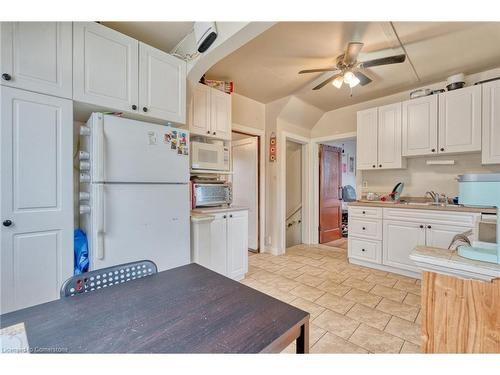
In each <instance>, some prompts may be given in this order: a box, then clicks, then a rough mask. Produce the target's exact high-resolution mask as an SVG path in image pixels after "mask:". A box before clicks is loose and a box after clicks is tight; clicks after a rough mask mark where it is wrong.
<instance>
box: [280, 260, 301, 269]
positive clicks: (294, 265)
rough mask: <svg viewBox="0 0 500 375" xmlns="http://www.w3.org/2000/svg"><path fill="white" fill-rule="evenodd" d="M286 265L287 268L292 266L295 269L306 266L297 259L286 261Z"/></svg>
mask: <svg viewBox="0 0 500 375" xmlns="http://www.w3.org/2000/svg"><path fill="white" fill-rule="evenodd" d="M284 266H285V267H286V268H290V269H294V270H296V269H299V268H301V267H304V265H303V264H302V263H300V262H295V261H293V260H289V261H287V262H286V263H284Z"/></svg>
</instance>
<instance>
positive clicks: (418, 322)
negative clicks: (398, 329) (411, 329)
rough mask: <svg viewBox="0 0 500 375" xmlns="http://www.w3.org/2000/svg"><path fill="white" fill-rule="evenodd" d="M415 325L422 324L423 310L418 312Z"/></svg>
mask: <svg viewBox="0 0 500 375" xmlns="http://www.w3.org/2000/svg"><path fill="white" fill-rule="evenodd" d="M415 323H417V324H422V310H420V311H419V312H418V315H417V317H416V318H415Z"/></svg>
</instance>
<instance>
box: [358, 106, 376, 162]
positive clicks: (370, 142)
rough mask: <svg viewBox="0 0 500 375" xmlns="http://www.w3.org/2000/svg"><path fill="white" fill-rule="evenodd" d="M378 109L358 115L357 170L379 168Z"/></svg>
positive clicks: (367, 110) (360, 112)
mask: <svg viewBox="0 0 500 375" xmlns="http://www.w3.org/2000/svg"><path fill="white" fill-rule="evenodd" d="M377 115H378V110H377V108H370V109H366V110H364V111H359V112H358V113H357V138H356V142H357V145H356V150H357V159H358V160H357V164H356V165H357V168H358V169H375V168H377V162H378V160H377V147H378V146H377V121H378V120H377Z"/></svg>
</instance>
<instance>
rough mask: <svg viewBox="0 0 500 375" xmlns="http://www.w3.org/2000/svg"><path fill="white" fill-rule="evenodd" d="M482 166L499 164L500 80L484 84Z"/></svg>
mask: <svg viewBox="0 0 500 375" xmlns="http://www.w3.org/2000/svg"><path fill="white" fill-rule="evenodd" d="M482 89H483V100H482V101H483V147H482V162H483V164H500V80H498V81H493V82H488V83H484V84H483V85H482Z"/></svg>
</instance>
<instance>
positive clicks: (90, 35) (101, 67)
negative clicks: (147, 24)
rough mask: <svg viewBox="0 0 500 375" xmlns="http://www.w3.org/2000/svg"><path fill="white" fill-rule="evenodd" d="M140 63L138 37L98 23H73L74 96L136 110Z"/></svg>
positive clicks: (114, 106)
mask: <svg viewBox="0 0 500 375" xmlns="http://www.w3.org/2000/svg"><path fill="white" fill-rule="evenodd" d="M138 65H139V42H138V41H137V40H135V39H132V38H130V37H128V36H126V35H124V34H121V33H119V32H117V31H115V30H112V29H109V28H107V27H105V26H102V25H100V24H98V23H93V22H75V23H74V24H73V66H74V75H73V89H74V90H73V99H74V100H77V101H80V102H84V103H90V104H95V105H98V106H101V107H104V108H109V109H111V110H117V111H128V112H137V109H138V108H137V105H138V104H139V103H138V95H139V84H138V83H139V79H138V77H139V68H138ZM133 106H134V107H135V108H136V110H134V109H133Z"/></svg>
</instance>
